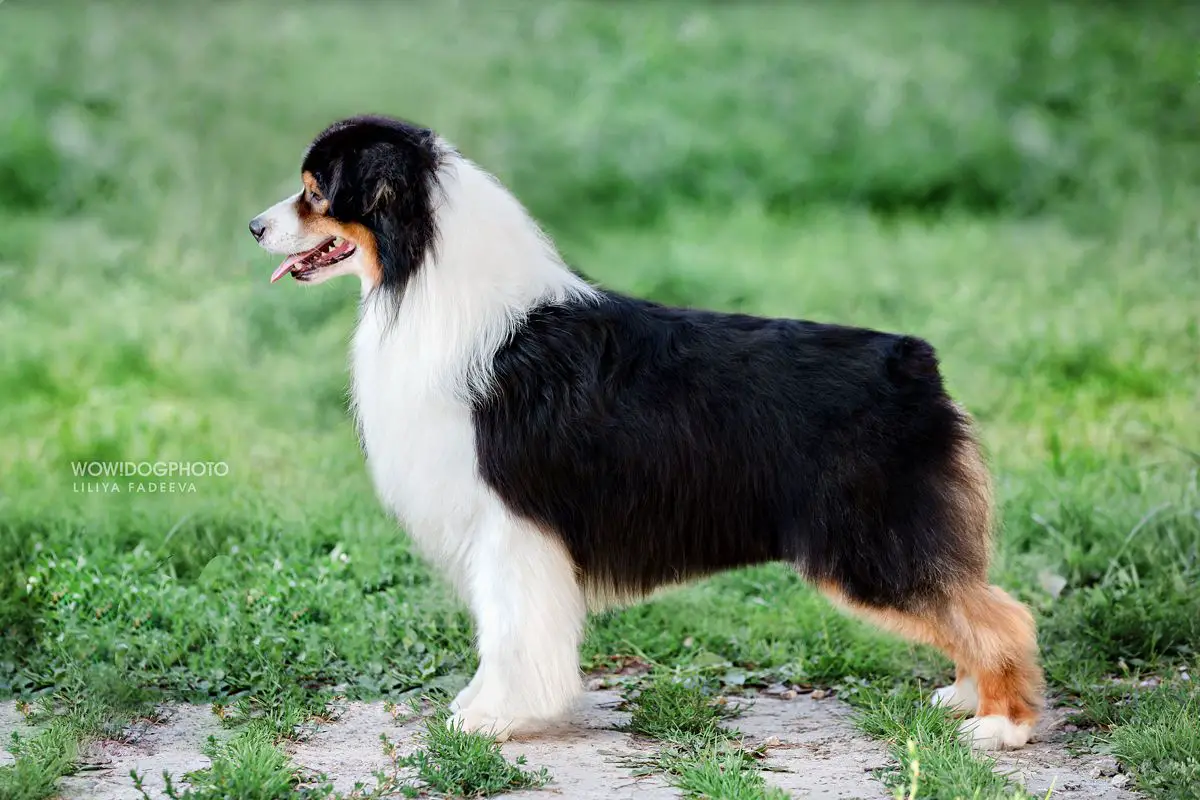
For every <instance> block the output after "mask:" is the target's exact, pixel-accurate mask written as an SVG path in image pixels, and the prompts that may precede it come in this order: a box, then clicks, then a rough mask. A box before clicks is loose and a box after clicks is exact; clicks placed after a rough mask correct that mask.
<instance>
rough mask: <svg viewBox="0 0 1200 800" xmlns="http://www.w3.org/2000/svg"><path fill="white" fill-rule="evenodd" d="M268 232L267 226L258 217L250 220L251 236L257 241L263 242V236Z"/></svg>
mask: <svg viewBox="0 0 1200 800" xmlns="http://www.w3.org/2000/svg"><path fill="white" fill-rule="evenodd" d="M266 232H267V226H266V224H264V223H263V222H262V221H261V220H260V219H259V218H258V217H255V218H254V219H252V220H250V235H251V236H253V237H254V238H255V239H257V240H259V241H260V242H261V241H262V237H263V234H265V233H266Z"/></svg>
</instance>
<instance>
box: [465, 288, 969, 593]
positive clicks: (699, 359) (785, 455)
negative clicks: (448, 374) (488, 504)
mask: <svg viewBox="0 0 1200 800" xmlns="http://www.w3.org/2000/svg"><path fill="white" fill-rule="evenodd" d="M494 367H495V384H494V389H493V391H492V392H491V393H490V394H489V395H487V396H486V397H483V398H480V399H479V400H478V401H477V402H476V406H475V408H474V418H475V430H476V447H477V453H478V457H479V464H480V470H481V473H482V476H483V478H484V480H485V481H487V483H488V484H489V485H490V486H491V487H492V488H493V489H494V490H495V491H496V492H497V493H498V494H499V496H500V497H501V498H502V499H503V500H504V502H505V503H506V504H508V505H509V506H510V507H512V508H513V509H514V510H515V511H516V512H518V513H519V514H522V515H524V516H526V517H528V518H530V519H532V520H534V521H536V522H537V523H539V524H540V525H541V526H543V527H544V528H545V529H546V530H547V531H549V532H550V533H551V534H553V535H557V536H559V537H561V539H562V541H563V542H564V543H565V545H566V547H567V549H568V550H569V552H570V554H571V556H572V557H573V558H574V560H575V563H576V565H577V568H578V569H579V570H580V572H581V575H582V576H583V577H584V579H585V580H586V581H587V582H588V583H591V584H596V585H600V586H604V587H608V588H610V589H616V590H618V591H622V592H627V593H630V594H640V593H644V592H648V591H650V590H652V589H654V588H655V587H657V586H660V585H662V584H665V583H671V582H674V581H677V580H681V579H685V578H689V577H695V576H700V575H704V574H707V573H711V572H713V571H716V570H721V569H725V568H729V567H737V566H741V565H746V564H753V563H759V562H764V561H776V560H782V561H788V562H792V563H794V564H796V565H797V566H798V567H799V568H800V570H801V571H802V572H803V573H804V574H805V575H807V576H808V577H810V578H812V579H814V580H817V581H823V582H833V583H835V584H836V585H838V586H839V587H840V588H841V590H842V591H843V592H844V593H845V594H846V595H847V596H848V597H850V598H851V599H853V600H857V601H860V602H863V603H867V604H871V605H878V606H895V607H908V606H911V605H912V604H914V603H919V602H921V601H923V600H924V599H931V598H932V596H934V595H938V594H939V593H940V592H941V591H942V590H943V587H945V586H946V585H947V584H948V583H950V582H952V581H953V580H954V579H955V578H956V577H965V576H967V575H976V574H979V573H981V572H982V571H983V570H984V569H985V568H986V567H985V563H984V561H985V559H986V554H985V551H983V550H981V548H980V543H979V541H978V540H977V539H978V537H975V538H974V539H973V538H972V537H973V536H974V533H973V532H967V531H963V530H960V529H959V528H960V527H961V514H959V513H957V511H956V509H957V508H958V507H959V505H958V500H957V498H956V497H955V494H956V492H957V491H959V488H960V483H961V479H962V476H961V475H960V474H958V470H959V467H958V464H959V457H960V456H961V453H962V448H973V447H974V443H973V441H972V440H971V433H970V429H969V425H968V423H967V420H966V419H965V418H964V417H963V416H962V415H961V413H960V412H959V411H958V410H957V408H956V407H955V406H954V404H953V403H952V402H951V401H950V399H949V398H948V397H947V396H946V393H945V391H944V389H943V386H942V379H941V376H940V374H939V372H938V365H937V359H936V356H935V354H934V351H933V348H932V347H930V345H929V344H927V343H926V342H924V341H922V340H920V339H917V338H914V337H908V336H897V335H892V334H887V333H880V332H877V331H871V330H863V329H857V328H847V327H839V326H835V325H825V324H818V323H814V322H804V321H796V320H781V319H762V318H757V317H751V316H744V315H733V314H721V313H716V312H708V311H693V310H683V309H676V308H667V307H663V306H659V305H656V304H653V303H649V302H645V301H641V300H636V299H631V298H627V297H623V296H620V295H617V294H613V293H604V294H603V295H602V299H601V300H600V301H599V302H592V301H588V302H578V303H572V304H567V305H545V306H541V307H539V308H537V309H535V310H534V311H533V312H532V313H531V314H530V315H529V317H528V319H527V320H526V321H525V322H524V324H522V325H521V326H520V327H519V328H518V330H517V331H516V333H515V335H514V336H513V337H512V339H511V341H510V342H509V343H508V344H507V346H505V347H504V348H503V349H501V350H500V352H499V353H497V355H496V357H495V362H494ZM972 452H973V451H972ZM985 535H986V534H985Z"/></svg>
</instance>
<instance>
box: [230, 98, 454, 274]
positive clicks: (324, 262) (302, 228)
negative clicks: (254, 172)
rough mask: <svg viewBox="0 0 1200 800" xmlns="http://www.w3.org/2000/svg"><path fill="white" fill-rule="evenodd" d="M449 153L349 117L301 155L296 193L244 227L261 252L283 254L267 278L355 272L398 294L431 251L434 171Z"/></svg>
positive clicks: (396, 124)
mask: <svg viewBox="0 0 1200 800" xmlns="http://www.w3.org/2000/svg"><path fill="white" fill-rule="evenodd" d="M448 153H449V150H448V148H447V147H446V145H445V144H444V143H442V142H441V141H440V140H439V139H438V138H437V136H436V135H435V134H434V133H433V132H432V131H430V130H427V129H425V128H420V127H417V126H415V125H411V124H409V123H407V122H402V121H400V120H394V119H388V118H386V117H352V118H350V119H347V120H343V121H341V122H337V123H334V124H333V125H331V126H330V127H329V128H327V129H326V130H325V131H323V132H322V133H321V134H320V135H319V136H317V138H316V139H314V140H313V143H312V145H311V146H310V147H309V148H308V152H307V153H305V155H304V160H303V164H302V165H301V171H300V175H301V181H302V183H303V188H302V189H301V190H300V191H299V192H297V193H296V194H294V195H292V196H291V197H288V198H286V199H284V200H281V201H280V202H278V203H276V204H275V205H273V206H271V207H270V208H268V209H267V210H266V211H264V212H263V213H261V214H259V215H258V216H257V217H255V218H254V219H252V220H251V221H250V233H251V234H253V235H254V238H255V239H257V240H258V243H259V244H260V245H262V247H263V248H265V249H266V250H268V251H270V252H272V253H280V254H286V255H287V258H285V259H284V261H283V263H282V264H280V265H279V268H278V269H276V270H275V273H274V275H272V276H271V281H272V282H274V281H277V280H279V279H280V278H282V277H283V276H284V275H286V274H288V273H291V275H292V277H293V278H295V279H296V280H298V281H301V282H303V283H320V282H322V281H325V280H328V279H329V278H332V277H335V276H337V275H349V274H353V275H358V276H359V277H360V278H361V279H362V281H363V284H364V286H366V287H368V288H374V287H379V286H382V287H403V285H404V284H405V283H406V282H407V281H408V279H409V277H410V276H411V275H412V273H413V272H414V271H415V270H416V269H417V268H418V267H419V266H420V264H421V262H422V261H423V260H424V258H425V255H426V253H427V252H428V251H429V249H430V248H432V247H433V243H434V238H435V236H436V229H435V228H436V226H435V222H434V220H435V218H434V196H435V193H436V191H437V186H438V178H437V176H438V169H439V167H440V166H441V164H442V162H443V159H444V158H445V157H446V156H447V155H448Z"/></svg>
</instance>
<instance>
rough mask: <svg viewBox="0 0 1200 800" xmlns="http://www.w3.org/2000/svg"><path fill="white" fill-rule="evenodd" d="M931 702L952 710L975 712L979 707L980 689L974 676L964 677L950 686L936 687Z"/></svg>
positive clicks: (964, 712)
mask: <svg viewBox="0 0 1200 800" xmlns="http://www.w3.org/2000/svg"><path fill="white" fill-rule="evenodd" d="M930 702H932V703H933V704H934V705H935V706H944V707H945V708H948V709H950V710H951V711H958V712H960V713H963V714H974V713H975V711H976V710H977V709H978V708H979V689H978V687H977V686H976V684H975V679H974V678H963V679H962V680H960V681H955V682H954V683H952V684H950V685H949V686H943V687H942V688H940V689H934V690H933V695H932V697H930Z"/></svg>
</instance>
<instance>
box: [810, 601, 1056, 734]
mask: <svg viewBox="0 0 1200 800" xmlns="http://www.w3.org/2000/svg"><path fill="white" fill-rule="evenodd" d="M822 589H823V591H825V593H826V594H828V595H830V596H831V597H832V598H833V599H834V600H835V601H837V602H838V603H839V605H842V606H843V607H846V608H848V609H849V610H850V611H852V612H853V613H855V614H858V615H860V616H862V617H865V618H866V619H868V620H871V621H872V622H874V623H876V624H877V625H879V626H880V627H882V628H885V629H887V630H889V631H892V632H894V633H898V634H900V635H902V636H905V637H907V638H909V639H912V640H914V641H917V642H921V643H923V644H929V645H932V646H934V647H936V648H938V649H939V650H941V651H942V652H944V653H945V654H946V655H948V656H949V657H950V658H952V659H953V660H954V664H955V668H956V673H957V674H956V680H955V682H954V685H953V686H948V687H945V688H943V689H939V690H938V691H937V692H935V693H934V698H933V699H934V702H935V703H943V704H945V705H948V706H950V707H952V708H954V709H955V710H958V711H962V712H965V713H968V714H970V713H974V714H975V718H974V719H971V720H967V721H965V722H964V723H963V732H964V733H965V734H966V735H967V736H968V737H969V738H970V740H971V743H972V744H973V745H974V746H976V747H979V748H980V749H985V750H1004V749H1012V748H1018V747H1022V746H1024V744H1025V743H1026V742H1027V741H1029V736H1030V734H1031V733H1032V732H1033V726H1034V723H1036V722H1037V719H1038V715H1039V713H1040V710H1041V706H1042V671H1041V668H1040V667H1039V666H1038V660H1037V634H1036V631H1035V628H1034V623H1033V617H1032V616H1031V615H1030V613H1029V610H1028V609H1026V608H1025V606H1023V605H1021V604H1020V603H1018V602H1017V601H1016V600H1013V599H1012V598H1011V597H1009V596H1008V594H1007V593H1005V592H1004V591H1003V590H1002V589H1000V588H999V587H996V586H988V585H987V584H985V583H983V582H979V583H973V584H970V585H966V586H958V587H953V588H951V589H949V590H947V592H946V594H945V595H944V596H943V598H942V599H940V600H938V601H930V602H929V604H928V607H927V608H925V609H923V610H921V611H911V610H903V611H902V610H899V609H895V608H876V607H873V606H867V605H863V604H861V603H857V602H854V601H852V600H849V599H847V598H846V596H845V595H844V593H842V592H841V591H840V589H838V588H837V587H836V586H833V585H831V584H824V585H823V586H822Z"/></svg>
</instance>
